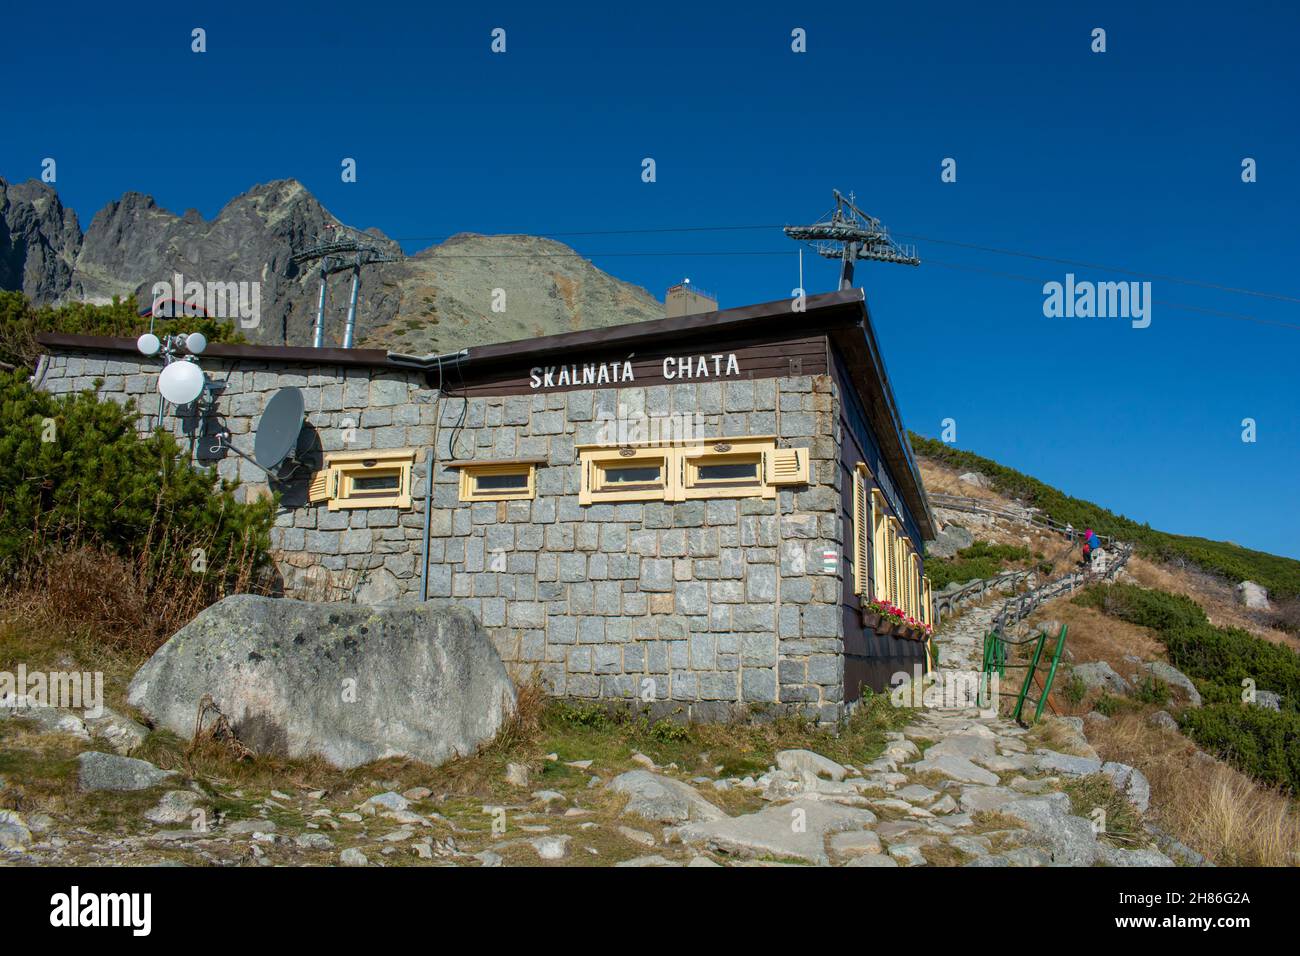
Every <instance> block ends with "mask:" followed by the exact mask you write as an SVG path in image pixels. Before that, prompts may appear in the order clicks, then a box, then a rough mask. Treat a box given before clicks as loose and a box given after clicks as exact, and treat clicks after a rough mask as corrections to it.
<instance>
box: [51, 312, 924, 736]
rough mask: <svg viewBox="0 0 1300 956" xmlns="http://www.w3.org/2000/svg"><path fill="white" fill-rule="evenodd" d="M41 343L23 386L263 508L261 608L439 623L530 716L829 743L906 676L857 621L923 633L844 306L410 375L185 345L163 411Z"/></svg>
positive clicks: (404, 369)
mask: <svg viewBox="0 0 1300 956" xmlns="http://www.w3.org/2000/svg"><path fill="white" fill-rule="evenodd" d="M42 342H43V344H44V346H45V348H46V349H47V350H48V351H49V355H48V356H47V357H46V358H45V359H43V360H42V362H41V365H40V368H38V370H37V373H36V377H37V380H38V383H39V385H40V387H42V388H44V389H46V390H48V391H50V392H53V393H67V392H71V391H77V390H81V389H87V388H92V389H97V390H98V391H99V392H100V393H101V394H103V395H106V396H108V397H111V398H114V399H116V400H122V401H125V400H126V399H128V398H133V399H135V400H136V403H137V408H138V409H139V410H140V427H141V428H142V429H148V428H152V427H155V426H156V425H157V424H159V423H161V425H162V426H163V427H165V428H168V429H170V430H172V431H173V432H174V433H175V434H176V435H177V436H178V437H180V438H181V439H182V440H183V441H184V442H186V443H187V446H188V448H189V450H190V453H191V455H192V456H193V459H194V460H195V461H196V462H197V463H199V464H207V465H212V466H215V467H216V468H217V470H218V472H219V473H221V474H222V475H223V476H226V477H230V478H239V479H241V480H242V481H243V483H244V485H243V489H244V493H245V494H265V493H267V492H268V491H270V490H273V491H275V492H278V493H279V494H280V502H281V509H280V511H279V515H278V518H277V522H276V527H275V529H274V532H273V543H274V546H275V548H276V549H277V562H278V565H279V568H280V570H281V573H282V576H283V580H284V586H285V591H286V593H287V594H288V595H289V596H301V597H307V598H314V599H332V600H349V599H350V600H360V601H366V602H374V601H383V600H397V599H417V600H420V599H424V600H433V601H446V602H454V603H456V604H460V605H463V606H465V607H468V608H470V609H471V610H472V611H473V612H474V613H475V614H476V615H477V616H478V617H479V619H480V620H481V622H482V624H483V626H484V627H485V628H486V629H487V631H488V632H489V634H490V635H491V636H492V639H493V641H494V643H495V644H496V646H497V648H498V650H499V651H500V653H501V655H502V657H503V658H504V659H505V660H506V661H507V663H508V664H512V665H518V666H519V667H521V668H535V669H536V670H538V671H539V672H540V674H541V676H542V678H543V679H544V680H545V682H546V683H547V685H548V687H549V688H550V690H551V691H552V692H553V693H555V694H557V695H563V696H569V697H577V698H622V699H640V700H642V701H645V702H647V703H650V704H651V705H652V709H654V710H662V711H664V712H667V713H674V714H685V715H687V716H690V717H692V718H696V719H711V718H717V717H722V716H726V715H728V714H730V713H731V712H733V711H734V710H735V709H736V708H738V707H751V708H752V707H756V706H757V707H765V708H777V707H781V706H794V707H797V708H798V709H800V710H802V711H804V712H806V713H809V714H812V715H815V716H816V717H818V718H819V719H821V720H824V721H833V720H835V719H838V718H839V717H840V716H842V715H843V713H844V709H845V706H846V705H847V704H851V703H852V702H853V701H856V700H857V699H858V697H859V695H860V692H861V689H862V688H863V687H870V688H873V689H875V690H881V689H884V688H886V687H887V686H888V685H889V682H890V678H891V675H893V674H894V673H896V672H898V671H906V672H908V673H909V674H910V673H911V672H912V669H913V667H914V666H917V665H919V664H920V663H921V661H922V660H923V658H924V657H925V651H926V644H925V642H924V641H923V640H914V639H907V638H901V637H894V636H881V635H878V634H877V633H875V631H874V630H873V629H872V628H871V627H868V626H864V618H863V614H864V610H867V609H866V607H865V605H866V602H867V601H869V600H871V599H876V600H889V601H892V602H893V603H895V604H898V605H901V606H903V607H904V608H905V609H906V610H908V612H909V613H911V614H913V615H914V616H915V617H917V618H918V619H922V620H928V619H929V617H930V600H929V592H928V585H927V583H926V581H925V579H924V575H923V565H922V558H921V555H920V550H921V544H920V543H921V542H922V541H923V540H925V539H927V538H932V537H933V536H934V532H933V521H932V517H931V514H930V510H929V506H928V504H927V503H926V499H925V493H924V489H923V488H922V486H921V482H920V478H919V475H918V473H917V470H916V467H915V463H914V462H913V460H912V455H911V449H910V447H909V445H908V441H907V437H906V431H905V430H904V428H903V425H902V422H901V419H900V417H899V414H898V411H897V408H896V406H895V403H894V399H893V395H892V391H891V389H890V386H889V382H888V378H887V376H886V374H885V369H884V363H883V360H882V358H881V356H880V353H879V349H878V348H877V345H876V340H875V335H874V332H873V330H872V328H871V322H870V318H869V315H868V311H867V308H866V303H865V300H864V298H863V296H862V293H861V291H860V290H847V291H841V292H835V293H830V294H826V295H820V296H813V297H810V298H809V299H808V300H807V303H806V309H805V310H804V311H801V312H795V311H793V310H792V306H791V303H790V302H788V301H779V302H773V303H765V304H762V305H756V306H750V307H745V308H739V309H728V310H723V311H714V312H709V313H705V314H688V315H683V316H679V317H673V318H666V319H659V320H654V321H650V322H640V323H635V324H630V325H624V326H616V327H613V328H605V329H599V330H592V331H583V332H571V333H565V334H561V335H553V336H547V337H544V338H538V339H533V340H529V341H524V342H512V343H505V344H501V345H489V346H481V347H474V348H469V349H465V350H463V351H461V352H458V353H454V354H451V355H442V356H426V357H423V358H417V357H413V356H405V355H399V354H396V353H389V352H385V351H382V350H368V349H349V350H343V349H309V348H288V347H264V346H249V345H224V346H223V345H212V346H210V347H208V349H207V350H206V351H205V352H204V354H203V356H202V359H201V365H202V368H203V370H204V372H205V374H206V377H207V381H208V383H209V386H208V389H207V390H206V391H205V393H204V395H203V396H202V397H201V398H200V399H199V400H197V401H196V402H194V403H192V404H190V405H186V406H180V407H174V406H164V404H163V403H162V401H161V398H160V396H159V395H158V393H157V392H156V391H155V383H156V379H157V373H158V372H159V371H160V369H161V367H162V363H161V361H159V360H158V359H154V358H146V357H145V356H143V355H141V354H140V353H139V352H137V351H136V348H135V343H134V342H132V341H129V340H122V339H105V338H96V337H89V336H70V335H46V336H44V337H43V339H42ZM285 388H293V389H297V390H299V391H300V392H301V395H302V400H303V406H304V409H305V424H304V426H303V429H302V433H301V435H300V436H299V440H298V449H299V450H298V452H297V454H296V455H295V458H296V460H297V461H298V462H299V465H298V466H297V467H291V468H289V469H287V470H285V469H281V470H280V472H279V473H278V474H277V475H274V476H272V475H268V474H267V473H265V472H264V471H262V469H261V468H259V467H258V466H257V465H256V464H254V462H253V461H252V459H251V458H249V457H244V456H250V455H251V454H252V452H253V442H254V433H255V431H256V429H257V426H258V419H259V416H260V415H261V413H262V411H263V410H264V408H265V407H266V403H267V401H268V400H269V398H270V396H271V395H273V394H275V393H276V392H278V391H279V390H281V389H285ZM160 416H161V417H160ZM430 479H432V480H430Z"/></svg>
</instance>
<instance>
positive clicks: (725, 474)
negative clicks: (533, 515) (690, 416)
mask: <svg viewBox="0 0 1300 956" xmlns="http://www.w3.org/2000/svg"><path fill="white" fill-rule="evenodd" d="M578 452H579V456H580V459H581V461H582V484H581V486H580V488H579V492H578V501H579V503H581V504H584V505H589V504H594V503H595V502H598V501H656V500H657V501H685V500H686V499H688V498H774V497H776V491H777V488H778V487H779V486H783V485H798V484H807V483H808V471H809V468H808V465H809V463H808V450H807V449H806V448H777V447H776V439H775V438H774V437H773V436H771V435H760V436H753V437H745V438H717V439H706V440H704V441H702V442H699V443H697V444H691V445H689V446H686V447H665V446H662V445H650V444H632V445H625V446H623V447H621V448H611V447H607V446H606V447H598V446H594V445H587V446H582V447H580V448H579V449H578Z"/></svg>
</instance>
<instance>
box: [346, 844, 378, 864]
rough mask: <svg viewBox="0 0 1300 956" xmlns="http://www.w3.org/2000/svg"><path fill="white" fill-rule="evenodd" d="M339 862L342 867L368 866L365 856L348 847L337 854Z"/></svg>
mask: <svg viewBox="0 0 1300 956" xmlns="http://www.w3.org/2000/svg"><path fill="white" fill-rule="evenodd" d="M339 862H340V863H342V864H343V865H344V866H369V865H370V861H369V860H368V859H366V855H365V854H364V853H362V852H361V851H360V850H358V849H357V848H356V847H354V846H350V847H348V848H347V849H346V850H344V851H343V852H342V853H340V854H339Z"/></svg>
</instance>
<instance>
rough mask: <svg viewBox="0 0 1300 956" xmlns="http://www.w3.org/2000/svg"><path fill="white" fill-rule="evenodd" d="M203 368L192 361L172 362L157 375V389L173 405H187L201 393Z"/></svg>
mask: <svg viewBox="0 0 1300 956" xmlns="http://www.w3.org/2000/svg"><path fill="white" fill-rule="evenodd" d="M203 384H204V380H203V369H201V368H199V367H198V366H197V365H195V364H194V363H193V362H184V361H181V362H172V364H171V365H168V366H167V367H166V368H165V369H163V370H162V372H161V373H160V374H159V376H158V391H159V392H161V393H162V397H163V398H165V399H167V401H169V402H171V403H172V404H173V405H188V404H189V403H190V402H192V401H194V400H195V399H196V398H198V397H199V396H200V395H202V394H203Z"/></svg>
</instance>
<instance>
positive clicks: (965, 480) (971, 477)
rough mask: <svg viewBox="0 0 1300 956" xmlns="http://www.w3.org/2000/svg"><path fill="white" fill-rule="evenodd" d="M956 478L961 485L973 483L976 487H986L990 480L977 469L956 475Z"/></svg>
mask: <svg viewBox="0 0 1300 956" xmlns="http://www.w3.org/2000/svg"><path fill="white" fill-rule="evenodd" d="M957 480H958V481H960V482H961V483H962V484H963V485H973V486H974V487H976V488H987V487H989V486H990V485H991V484H992V482H991V481H989V479H988V478H987V477H986V476H984V475H981V474H980V473H979V472H977V471H968V472H966V474H964V475H958V476H957Z"/></svg>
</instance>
